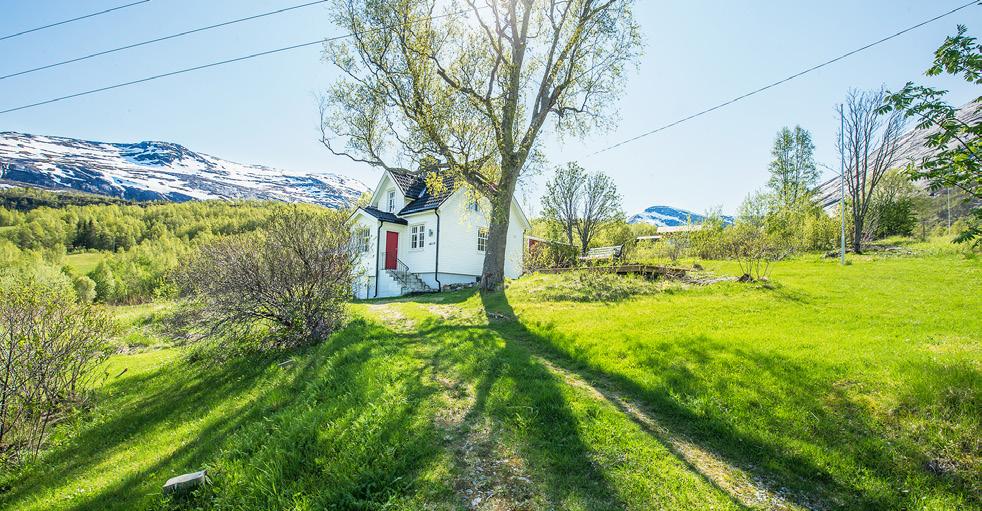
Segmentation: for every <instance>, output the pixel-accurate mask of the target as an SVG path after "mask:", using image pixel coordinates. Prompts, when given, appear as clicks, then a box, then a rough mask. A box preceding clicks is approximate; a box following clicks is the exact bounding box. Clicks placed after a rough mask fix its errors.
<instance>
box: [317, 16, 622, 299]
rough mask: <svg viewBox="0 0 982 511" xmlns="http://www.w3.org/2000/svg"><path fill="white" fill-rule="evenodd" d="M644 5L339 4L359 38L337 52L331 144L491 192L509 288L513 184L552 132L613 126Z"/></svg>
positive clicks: (492, 232) (332, 55)
mask: <svg viewBox="0 0 982 511" xmlns="http://www.w3.org/2000/svg"><path fill="white" fill-rule="evenodd" d="M632 4H633V2H632V0H510V1H507V2H502V1H500V0H463V1H462V2H447V3H445V2H440V1H438V0H337V1H336V2H335V4H334V9H333V15H334V16H333V21H334V22H335V23H336V24H337V25H339V26H341V27H342V28H343V29H345V30H346V31H348V32H351V33H352V34H353V36H352V37H351V38H348V39H344V40H338V41H335V42H332V43H330V44H328V45H327V48H326V58H327V60H328V61H330V62H332V63H333V64H335V65H336V66H337V67H338V68H339V69H341V71H342V72H343V73H344V74H345V76H346V78H345V79H344V80H342V81H340V82H339V83H337V84H335V85H334V86H332V87H331V88H330V89H329V90H328V92H327V93H326V94H325V96H324V97H323V101H322V108H321V113H322V128H323V136H322V142H323V144H324V145H325V146H326V147H327V148H328V149H329V150H330V151H331V152H333V153H334V154H337V155H344V156H347V157H349V158H351V159H353V160H355V161H358V162H364V163H367V164H370V165H373V166H377V167H381V168H393V167H405V168H414V167H418V166H419V163H421V162H422V161H424V160H425V159H427V158H430V159H432V160H434V161H436V162H438V167H440V168H442V169H445V170H447V171H449V172H452V173H454V174H456V175H458V176H460V177H461V178H462V180H463V181H466V183H467V185H469V186H470V187H472V188H473V189H475V190H477V191H478V192H479V193H481V194H482V195H484V196H485V197H487V199H488V200H489V201H490V203H491V212H490V216H491V218H490V226H489V232H488V249H487V252H486V254H485V259H484V269H483V272H482V274H483V275H482V279H481V285H482V287H483V288H485V289H498V288H500V286H501V284H502V282H503V279H504V262H505V243H506V239H507V238H506V235H507V231H508V222H509V216H510V215H509V212H510V208H511V204H512V200H513V197H514V195H515V189H516V186H517V183H518V179H519V177H520V176H521V174H522V173H523V171H525V170H526V169H527V168H528V166H529V163H530V161H532V160H533V159H534V155H535V153H536V151H537V148H538V147H539V141H540V138H541V135H542V133H543V132H544V131H545V130H547V129H550V128H554V129H556V130H557V131H558V132H560V133H562V134H569V135H573V136H578V135H582V134H585V133H586V132H588V131H589V130H591V129H592V128H595V127H598V126H606V125H608V122H609V120H610V116H609V113H610V108H611V106H612V105H613V104H614V99H616V98H617V97H618V96H619V94H620V92H621V90H622V87H623V83H624V77H623V74H624V70H625V68H626V67H627V66H628V65H630V64H632V63H633V62H635V61H636V59H637V56H638V54H639V49H640V41H641V36H640V31H639V28H638V25H637V23H636V22H635V20H634V16H633V14H632ZM441 7H442V9H441ZM338 138H340V139H341V140H338Z"/></svg>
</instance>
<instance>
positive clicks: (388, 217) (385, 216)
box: [361, 206, 409, 225]
mask: <svg viewBox="0 0 982 511" xmlns="http://www.w3.org/2000/svg"><path fill="white" fill-rule="evenodd" d="M361 209H363V210H365V213H368V214H369V215H372V216H373V217H375V218H378V219H379V220H381V221H383V222H389V223H392V224H402V225H406V224H408V223H409V222H407V221H406V220H405V219H404V218H399V217H397V216H395V214H393V213H389V212H387V211H382V210H380V209H376V208H373V207H371V206H368V207H365V208H361Z"/></svg>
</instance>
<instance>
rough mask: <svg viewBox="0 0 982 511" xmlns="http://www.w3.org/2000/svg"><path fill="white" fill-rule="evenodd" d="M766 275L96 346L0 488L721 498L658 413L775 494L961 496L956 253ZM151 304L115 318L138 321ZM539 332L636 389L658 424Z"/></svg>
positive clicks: (974, 336)
mask: <svg viewBox="0 0 982 511" xmlns="http://www.w3.org/2000/svg"><path fill="white" fill-rule="evenodd" d="M775 277H776V278H777V280H778V281H779V282H780V284H781V285H780V287H778V288H777V289H761V288H757V287H752V286H746V285H738V284H723V285H719V286H714V287H710V288H695V289H688V290H682V291H673V292H671V293H664V294H660V295H655V296H651V297H644V298H638V299H633V300H626V301H623V302H619V303H615V304H607V305H605V304H583V303H579V304H572V303H542V302H539V301H537V300H536V298H535V296H534V295H533V294H531V293H530V292H529V289H528V283H530V282H534V281H532V280H526V281H519V282H517V283H515V284H514V285H513V286H512V287H511V288H510V289H509V291H508V292H507V293H506V294H498V295H491V296H486V297H483V299H482V297H480V296H477V295H474V294H471V293H467V292H461V293H454V294H444V295H439V296H432V297H426V298H425V299H420V300H416V301H406V302H393V303H381V304H368V305H358V306H356V314H357V316H359V317H363V318H368V319H360V320H357V321H355V322H353V323H352V325H351V326H350V327H349V328H347V329H346V330H345V331H343V332H340V333H339V334H337V335H336V336H335V337H333V338H332V339H331V341H330V342H328V343H326V344H324V345H321V346H318V347H315V348H310V349H308V350H306V351H303V352H298V353H294V354H293V355H294V357H295V358H296V360H297V363H296V364H295V365H294V366H293V367H290V368H286V369H283V368H280V367H279V366H277V362H279V361H281V360H282V359H283V358H285V357H286V356H287V355H280V356H277V357H265V358H264V357H251V358H247V359H242V360H239V361H237V362H232V363H226V364H223V365H208V364H202V363H190V362H188V361H186V360H185V359H184V358H183V357H182V356H181V351H180V350H179V349H176V348H168V349H160V350H152V351H145V352H142V353H138V354H135V355H126V356H117V357H115V358H114V359H113V360H112V361H111V367H110V368H108V369H107V371H106V372H107V373H108V374H109V375H110V379H109V381H107V382H106V383H105V384H104V385H103V386H102V387H101V388H100V389H99V394H100V396H99V406H98V407H97V408H96V410H95V411H93V412H89V413H87V414H84V415H82V416H80V418H79V420H78V421H77V422H75V423H73V424H68V425H64V426H63V427H61V428H60V429H59V430H58V431H59V434H58V436H57V437H56V438H55V439H54V442H53V448H52V449H51V450H49V451H48V452H47V453H46V455H45V456H44V458H43V459H42V460H41V461H40V462H39V463H36V464H32V465H30V466H28V467H25V468H24V469H22V470H20V471H18V472H16V473H14V474H8V475H6V476H0V487H3V486H9V489H8V490H6V491H5V492H3V493H2V494H0V506H3V507H5V508H11V509H65V508H74V509H142V508H162V507H167V504H168V503H167V502H166V501H164V500H163V499H162V498H161V497H160V494H159V489H160V485H161V484H162V483H163V481H164V480H165V479H167V478H168V477H171V476H173V475H176V474H180V473H184V472H188V471H191V470H196V469H200V468H202V467H207V468H209V469H210V470H211V471H212V474H213V477H214V480H215V482H214V485H213V486H211V487H210V488H209V490H208V491H207V492H205V493H204V494H201V495H198V496H197V497H196V500H195V502H193V504H195V505H200V506H203V507H206V508H240V509H243V508H250V509H251V508H295V509H321V508H330V507H344V508H360V509H380V508H387V509H417V508H423V507H426V508H427V509H456V508H459V507H461V504H463V503H471V502H475V499H477V498H480V499H482V500H481V503H482V505H485V506H488V507H489V508H493V507H494V506H495V505H503V506H508V505H513V506H516V507H520V508H526V509H538V508H544V507H553V508H562V509H612V508H628V509H686V508H690V509H692V508H694V509H707V508H715V509H729V508H739V507H740V505H739V503H738V500H739V499H737V498H736V497H734V496H732V495H728V494H727V491H724V490H723V489H721V487H723V488H725V487H726V486H725V485H722V486H721V485H720V484H718V481H719V480H718V479H714V478H713V477H712V474H709V475H707V474H706V473H705V471H703V470H701V469H700V468H699V467H694V466H692V465H691V464H690V463H688V461H687V460H683V459H682V457H680V456H678V455H677V449H675V450H673V449H670V448H668V447H666V445H668V444H670V443H671V442H670V441H666V436H668V437H672V436H681V437H685V438H687V439H689V440H691V441H692V442H693V443H694V444H697V445H698V446H699V447H701V448H705V449H708V450H710V451H713V452H715V453H717V454H718V455H720V456H721V457H722V458H723V460H724V461H726V462H728V463H731V464H735V465H738V466H741V467H743V468H744V469H745V470H747V471H748V472H749V473H750V474H751V476H753V477H754V478H757V479H760V480H768V481H771V482H772V483H773V484H772V485H771V486H772V487H775V488H780V487H788V488H791V489H792V490H793V492H791V493H789V495H793V496H794V498H792V499H791V500H797V501H799V502H815V501H821V502H824V503H826V504H828V505H831V506H836V505H839V506H845V507H849V508H862V507H865V508H901V507H903V508H926V509H927V508H932V505H933V508H936V509H941V508H949V509H955V508H966V507H971V506H973V505H974V506H978V501H977V500H976V501H971V500H969V499H971V498H972V497H971V495H972V494H971V488H972V486H973V485H975V487H976V488H977V487H978V484H979V478H978V477H979V466H980V465H979V459H978V453H979V445H978V441H979V440H978V438H979V435H978V431H979V417H978V409H979V404H980V403H979V395H980V390H982V389H980V385H982V384H980V378H979V374H980V368H979V364H980V360H982V353H980V348H979V345H980V343H979V340H980V337H982V323H980V319H979V317H978V314H977V311H978V310H979V309H980V305H982V303H980V296H982V293H980V291H982V289H979V286H980V282H982V268H980V265H979V263H978V262H976V261H965V260H963V259H960V258H956V257H951V256H947V257H939V258H894V259H885V260H879V261H872V260H856V262H855V264H853V265H851V266H848V267H845V268H840V267H837V266H835V265H834V264H832V263H830V262H827V261H819V260H800V261H794V262H789V263H785V264H782V265H779V266H778V267H777V269H776V270H775ZM539 284H541V282H540V283H539ZM537 285H538V284H537ZM860 291H862V292H860ZM485 307H487V308H488V309H489V310H494V311H497V312H500V313H503V314H504V319H492V321H490V322H489V321H488V320H487V319H486V317H485V316H484V314H483V310H484V308H485ZM160 309H163V310H160ZM166 309H167V306H166V305H164V306H154V307H143V308H135V309H132V308H130V309H125V310H121V317H123V319H124V321H125V322H126V323H128V324H130V325H133V327H134V328H142V327H144V326H145V325H144V323H145V322H146V319H145V318H147V317H150V316H151V315H153V314H157V313H158V312H160V313H165V312H166ZM512 310H513V311H515V312H517V315H518V318H519V321H514V320H511V319H509V318H510V317H511V311H512ZM372 318H383V319H386V320H387V321H388V322H387V323H384V324H383V323H377V322H375V320H374V319H372ZM540 357H545V358H546V359H548V360H552V361H553V362H554V363H556V364H558V365H561V366H565V367H566V368H567V369H570V370H572V371H574V372H577V373H579V374H580V375H581V376H583V377H585V378H586V379H588V380H592V381H595V382H605V385H607V387H608V388H610V389H613V390H615V391H617V392H619V393H622V394H623V395H625V396H628V397H631V398H635V399H637V400H638V401H639V402H641V403H642V404H644V405H646V406H647V407H648V408H649V409H650V410H651V411H652V412H653V413H654V414H655V415H656V416H657V418H658V419H659V420H660V421H661V424H662V425H663V426H665V427H666V428H667V433H664V434H653V433H652V431H651V430H650V429H646V428H645V427H643V425H642V424H639V423H638V422H636V421H634V420H632V419H631V418H630V417H629V415H628V414H626V413H625V408H624V407H623V406H618V405H617V404H616V401H611V400H608V399H603V398H601V397H599V396H597V395H596V394H595V393H591V392H590V391H589V390H588V389H584V388H582V387H580V386H576V385H571V384H569V382H568V381H566V380H564V379H563V378H561V377H559V376H557V374H556V373H555V372H553V371H551V370H550V369H549V368H548V367H547V365H545V364H544V363H543V361H542V359H541V358H540ZM123 368H127V369H128V370H127V371H126V373H124V374H123V375H122V376H119V377H116V375H118V374H119V372H120V371H122V369H123ZM932 462H933V464H932ZM939 473H940V474H941V475H937V474H939ZM724 475H725V474H724ZM764 505H766V503H764Z"/></svg>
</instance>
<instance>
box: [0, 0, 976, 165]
mask: <svg viewBox="0 0 982 511" xmlns="http://www.w3.org/2000/svg"><path fill="white" fill-rule="evenodd" d="M146 1H149V0H146ZM975 3H978V0H973V1H972V2H969V3H967V4H964V5H962V6H960V7H956V8H955V9H952V10H950V11H948V12H946V13H944V14H940V15H938V16H935V17H933V18H931V19H928V20H925V21H922V22H920V23H918V24H916V25H913V26H910V27H907V28H905V29H903V30H901V31H899V32H897V33H895V34H893V35H891V36H887V37H884V38H883V39H880V40H878V41H875V42H872V43H870V44H867V45H866V46H863V47H860V48H857V49H855V50H852V51H850V52H847V53H844V54H842V55H840V56H838V57H835V58H834V59H832V60H828V61H826V62H823V63H821V64H818V65H816V66H812V67H810V68H808V69H805V70H804V71H800V72H798V73H795V74H793V75H791V76H789V77H787V78H785V79H783V80H779V81H777V82H774V83H771V84H769V85H765V86H763V87H761V88H759V89H756V90H754V91H751V92H748V93H746V94H743V95H740V96H737V97H735V98H733V99H731V100H729V101H726V102H723V103H720V104H718V105H716V106H714V107H711V108H707V109H705V110H703V111H701V112H697V113H695V114H692V115H690V116H688V117H684V118H682V119H679V120H677V121H674V122H672V123H669V124H666V125H664V126H661V127H659V128H655V129H653V130H650V131H647V132H645V133H642V134H640V135H638V136H636V137H633V138H629V139H627V140H624V141H622V142H618V143H616V144H614V145H611V146H608V147H605V148H603V149H601V150H599V151H596V152H594V153H591V154H589V155H587V157H591V156H595V155H598V154H600V153H603V152H606V151H609V150H611V149H615V148H617V147H620V146H622V145H624V144H628V143H630V142H634V141H636V140H639V139H641V138H644V137H647V136H650V135H653V134H655V133H658V132H659V131H663V130H666V129H668V128H671V127H673V126H677V125H679V124H682V123H683V122H686V121H689V120H691V119H695V118H696V117H699V116H702V115H705V114H708V113H710V112H712V111H714V110H718V109H720V108H723V107H725V106H727V105H730V104H732V103H736V102H737V101H740V100H742V99H745V98H747V97H750V96H753V95H755V94H759V93H761V92H763V91H766V90H768V89H771V88H773V87H776V86H778V85H780V84H782V83H785V82H788V81H790V80H793V79H795V78H797V77H799V76H802V75H805V74H807V73H810V72H812V71H815V70H816V69H820V68H822V67H825V66H828V65H830V64H833V63H835V62H838V61H840V60H842V59H844V58H846V57H849V56H851V55H855V54H856V53H859V52H861V51H863V50H866V49H869V48H872V47H873V46H876V45H878V44H881V43H884V42H886V41H889V40H890V39H894V38H896V37H899V36H901V35H903V34H905V33H907V32H910V31H911V30H914V29H916V28H918V27H922V26H924V25H927V24H928V23H931V22H933V21H937V20H939V19H941V18H944V17H945V16H949V15H951V14H954V13H955V12H958V11H960V10H962V9H965V8H967V7H969V6H971V5H973V4H975ZM468 12H470V10H469V9H464V10H460V11H456V12H451V13H446V14H441V15H438V16H432V17H429V18H424V19H420V20H417V21H415V22H414V23H419V22H422V21H428V20H435V19H440V18H446V17H451V16H459V15H462V14H466V13H468ZM397 26H400V25H393V26H392V27H385V28H383V29H381V30H385V29H388V28H394V27H397ZM376 30H378V29H376ZM354 35H355V34H354V33H349V34H345V35H340V36H335V37H330V38H327V39H318V40H316V41H309V42H306V43H300V44H295V45H292V46H285V47H282V48H276V49H272V50H267V51H262V52H259V53H253V54H250V55H244V56H241V57H236V58H232V59H227V60H222V61H218V62H212V63H210V64H203V65H200V66H194V67H189V68H184V69H179V70H177V71H171V72H168V73H161V74H158V75H153V76H148V77H146V78H140V79H138V80H132V81H129V82H123V83H117V84H114V85H108V86H106V87H100V88H97V89H90V90H85V91H81V92H76V93H74V94H68V95H65V96H60V97H57V98H53V99H48V100H44V101H38V102H36V103H30V104H26V105H21V106H17V107H13V108H8V109H5V110H0V114H7V113H11V112H16V111H19V110H26V109H28V108H34V107H38V106H42V105H48V104H51V103H56V102H59V101H64V100H67V99H72V98H77V97H81V96H87V95H89V94H96V93H99V92H104V91H108V90H112V89H118V88H121V87H127V86H130V85H136V84H139V83H145V82H149V81H153V80H159V79H161V78H166V77H168V76H175V75H179V74H184V73H190V72H192V71H198V70H202V69H207V68H211V67H217V66H222V65H225V64H231V63H234V62H241V61H243V60H249V59H254V58H257V57H262V56H265V55H271V54H274V53H281V52H285V51H290V50H295V49H298V48H304V47H307V46H313V45H316V44H323V43H326V42H330V41H336V40H340V39H345V38H348V37H353V36H354Z"/></svg>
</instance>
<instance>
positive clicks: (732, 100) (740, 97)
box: [587, 0, 982, 158]
mask: <svg viewBox="0 0 982 511" xmlns="http://www.w3.org/2000/svg"><path fill="white" fill-rule="evenodd" d="M977 3H982V2H979V1H978V0H972V1H971V2H968V3H967V4H964V5H962V6H960V7H956V8H954V9H952V10H950V11H948V12H946V13H944V14H940V15H938V16H935V17H933V18H931V19H929V20H925V21H922V22H920V23H918V24H916V25H913V26H910V27H907V28H905V29H903V30H901V31H900V32H897V33H896V34H893V35H890V36H887V37H884V38H883V39H880V40H878V41H875V42H872V43H869V44H867V45H866V46H863V47H860V48H857V49H855V50H852V51H850V52H847V53H843V54H842V55H839V56H838V57H835V58H834V59H832V60H827V61H825V62H822V63H821V64H818V65H815V66H812V67H810V68H808V69H805V70H804V71H800V72H798V73H795V74H793V75H791V76H789V77H787V78H785V79H783V80H778V81H776V82H773V83H770V84H768V85H765V86H763V87H761V88H759V89H755V90H752V91H750V92H748V93H746V94H742V95H740V96H737V97H735V98H733V99H731V100H729V101H724V102H723V103H720V104H718V105H716V106H713V107H710V108H707V109H705V110H702V111H700V112H696V113H694V114H692V115H689V116H687V117H683V118H681V119H679V120H677V121H673V122H670V123H668V124H666V125H664V126H660V127H658V128H655V129H653V130H650V131H646V132H644V133H642V134H640V135H637V136H635V137H632V138H629V139H627V140H623V141H621V142H618V143H616V144H614V145H610V146H607V147H605V148H603V149H600V150H599V151H595V152H593V153H590V154H588V155H587V158H589V157H593V156H596V155H598V154H600V153H604V152H607V151H610V150H612V149H616V148H618V147H620V146H622V145H625V144H629V143H631V142H635V141H637V140H640V139H642V138H644V137H647V136H650V135H654V134H655V133H658V132H659V131H664V130H667V129H668V128H671V127H673V126H678V125H679V124H682V123H683V122H686V121H690V120H692V119H695V118H696V117H700V116H703V115H706V114H708V113H710V112H712V111H714V110H719V109H720V108H723V107H725V106H728V105H731V104H733V103H736V102H737V101H740V100H743V99H746V98H749V97H750V96H753V95H755V94H759V93H761V92H764V91H766V90H768V89H771V88H774V87H777V86H778V85H781V84H783V83H786V82H789V81H791V80H794V79H795V78H798V77H800V76H803V75H806V74H808V73H811V72H812V71H815V70H818V69H821V68H823V67H825V66H828V65H831V64H834V63H836V62H838V61H840V60H842V59H845V58H847V57H850V56H852V55H855V54H857V53H859V52H861V51H864V50H868V49H870V48H872V47H874V46H876V45H878V44H881V43H885V42H887V41H889V40H891V39H894V38H896V37H899V36H901V35H903V34H906V33H907V32H910V31H911V30H914V29H917V28H920V27H923V26H924V25H927V24H928V23H931V22H934V21H937V20H939V19H941V18H944V17H945V16H949V15H951V14H954V13H956V12H958V11H960V10H962V9H965V8H966V7H969V6H971V5H973V4H977Z"/></svg>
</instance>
